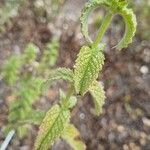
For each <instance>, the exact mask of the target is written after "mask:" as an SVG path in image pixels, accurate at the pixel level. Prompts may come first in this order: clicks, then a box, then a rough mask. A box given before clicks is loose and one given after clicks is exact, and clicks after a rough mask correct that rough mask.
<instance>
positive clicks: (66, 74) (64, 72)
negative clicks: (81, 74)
mask: <svg viewBox="0 0 150 150" xmlns="http://www.w3.org/2000/svg"><path fill="white" fill-rule="evenodd" d="M48 78H49V79H48V80H47V81H46V82H44V83H43V86H42V90H43V91H45V90H46V89H47V88H48V87H49V86H50V85H51V84H52V82H53V81H55V80H60V79H63V80H66V81H69V82H73V71H72V70H71V69H67V68H58V69H56V70H52V71H51V73H50V74H49V77H48Z"/></svg>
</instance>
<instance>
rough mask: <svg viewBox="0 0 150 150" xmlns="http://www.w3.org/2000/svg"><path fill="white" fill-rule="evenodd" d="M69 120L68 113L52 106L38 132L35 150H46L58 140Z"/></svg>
mask: <svg viewBox="0 0 150 150" xmlns="http://www.w3.org/2000/svg"><path fill="white" fill-rule="evenodd" d="M69 119H70V112H69V111H68V110H66V109H63V108H61V107H60V106H59V105H55V106H53V107H52V108H51V109H50V110H49V111H48V112H47V114H46V116H45V118H44V120H43V122H42V124H41V126H40V130H39V132H38V136H37V139H36V142H35V150H47V149H48V148H49V146H50V145H52V144H53V143H54V141H55V140H56V139H58V138H59V137H60V136H61V134H62V132H63V130H64V128H65V127H66V125H67V124H68V122H69Z"/></svg>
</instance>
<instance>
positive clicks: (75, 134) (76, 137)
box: [62, 124, 86, 150]
mask: <svg viewBox="0 0 150 150" xmlns="http://www.w3.org/2000/svg"><path fill="white" fill-rule="evenodd" d="M62 138H63V139H64V140H66V141H67V142H68V143H69V145H70V146H71V147H72V148H73V149H74V150H85V149H86V146H85V144H84V143H83V142H82V141H81V140H80V134H79V131H78V130H77V129H76V128H75V127H74V125H72V124H68V126H67V127H66V129H65V130H64V132H63V135H62Z"/></svg>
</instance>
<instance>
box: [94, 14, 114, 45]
mask: <svg viewBox="0 0 150 150" xmlns="http://www.w3.org/2000/svg"><path fill="white" fill-rule="evenodd" d="M112 15H113V14H112V13H110V12H109V13H108V14H107V15H106V16H105V18H104V20H103V22H102V25H101V27H100V28H99V31H98V34H97V35H96V38H95V40H94V42H93V46H94V47H97V45H98V44H99V42H100V41H101V39H102V37H103V35H104V33H105V32H106V30H107V28H108V26H109V24H110V21H111V18H112Z"/></svg>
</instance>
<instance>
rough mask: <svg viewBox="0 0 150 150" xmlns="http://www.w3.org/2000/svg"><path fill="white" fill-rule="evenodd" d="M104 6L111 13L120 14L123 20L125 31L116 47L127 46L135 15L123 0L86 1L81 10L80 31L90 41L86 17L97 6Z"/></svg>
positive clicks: (132, 34) (134, 29)
mask: <svg viewBox="0 0 150 150" xmlns="http://www.w3.org/2000/svg"><path fill="white" fill-rule="evenodd" d="M100 6H104V7H105V8H107V10H108V11H109V12H111V13H113V14H120V15H121V16H122V17H123V19H124V21H125V33H124V36H123V38H122V40H121V41H120V42H119V44H118V45H117V46H116V48H117V49H119V50H120V49H122V48H125V47H127V45H128V44H130V43H131V42H132V38H133V36H134V35H135V31H136V26H137V23H136V16H135V15H134V13H133V11H132V10H131V9H128V8H127V2H126V1H125V0H91V1H89V2H87V3H86V4H85V6H84V8H83V10H82V15H81V18H80V21H81V31H82V34H83V36H84V37H85V39H86V40H87V41H89V42H90V43H92V40H91V39H90V37H89V35H88V26H87V24H88V17H89V15H90V13H91V11H92V10H93V9H95V8H97V7H100Z"/></svg>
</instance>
